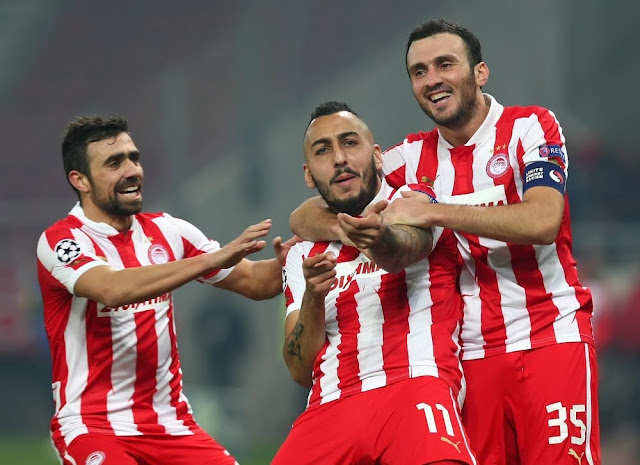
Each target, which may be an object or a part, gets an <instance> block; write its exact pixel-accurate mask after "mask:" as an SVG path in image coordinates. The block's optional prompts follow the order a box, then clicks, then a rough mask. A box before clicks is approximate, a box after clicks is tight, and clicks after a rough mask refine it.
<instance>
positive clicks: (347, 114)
mask: <svg viewBox="0 0 640 465" xmlns="http://www.w3.org/2000/svg"><path fill="white" fill-rule="evenodd" d="M330 116H338V117H342V118H346V119H349V120H354V121H355V122H356V124H357V125H358V126H360V128H361V129H362V131H357V132H358V134H360V135H362V137H366V138H367V139H368V140H369V141H370V142H371V143H374V140H373V133H372V132H371V129H370V128H369V125H368V124H367V123H365V121H364V120H363V119H362V118H360V117H359V116H358V115H356V114H354V113H352V112H350V111H348V110H341V111H337V112H335V113H330V114H328V115H321V116H318V117H316V118H314V119H312V120H311V121H309V124H308V125H307V129H305V131H304V139H303V145H304V147H306V146H307V140H308V138H309V129H310V128H311V127H312V126H313V125H314V123H315V122H316V121H318V120H319V119H321V118H326V117H330ZM345 132H353V131H348V130H347V131H345ZM311 145H313V143H312V144H311Z"/></svg>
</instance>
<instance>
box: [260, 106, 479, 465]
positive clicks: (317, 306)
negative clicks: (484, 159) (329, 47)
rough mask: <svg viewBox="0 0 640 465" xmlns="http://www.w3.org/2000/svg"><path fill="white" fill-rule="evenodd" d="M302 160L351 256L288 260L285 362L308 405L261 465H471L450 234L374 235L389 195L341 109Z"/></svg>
mask: <svg viewBox="0 0 640 465" xmlns="http://www.w3.org/2000/svg"><path fill="white" fill-rule="evenodd" d="M304 154H305V161H306V162H305V163H304V172H305V181H306V183H307V185H308V186H309V187H310V188H317V190H318V191H319V192H320V195H321V196H322V198H323V199H324V200H325V201H326V203H327V204H328V205H329V207H330V208H331V210H332V211H334V212H336V213H338V220H339V223H340V227H341V230H342V232H343V234H344V236H345V242H347V241H348V242H350V243H352V244H353V245H354V246H355V247H354V246H348V245H343V243H342V242H338V241H334V242H316V243H314V242H303V243H299V244H296V245H295V246H294V247H292V248H291V250H290V251H289V254H288V255H287V258H286V261H285V267H284V271H285V276H286V278H285V280H284V284H285V297H286V305H287V317H286V321H285V336H286V340H285V343H284V347H283V353H284V358H285V361H286V364H287V366H288V368H289V371H290V373H291V376H292V378H293V379H294V380H295V381H296V382H298V383H299V384H301V385H303V386H306V387H310V388H311V391H310V394H309V401H308V405H307V409H306V410H305V411H304V412H303V413H302V414H301V415H300V417H299V418H298V419H297V420H296V421H295V423H294V425H293V427H292V429H291V431H290V433H289V435H288V437H287V439H286V441H285V442H284V444H283V445H282V447H281V448H280V450H279V451H278V453H277V455H276V457H275V458H274V460H273V462H272V464H274V465H289V464H296V465H305V464H308V465H312V464H313V465H315V464H320V463H321V464H323V465H331V464H335V465H346V464H356V463H357V464H362V465H366V464H372V465H373V464H376V463H393V464H400V463H401V464H403V465H424V464H439V465H454V464H461V463H462V464H475V463H476V461H475V458H474V457H473V455H472V453H471V451H470V450H469V446H468V443H467V439H466V436H465V433H464V429H463V427H462V424H461V420H460V416H459V401H461V399H462V397H464V387H463V380H462V372H461V368H460V361H459V358H458V352H459V345H458V342H457V341H458V332H459V330H460V327H459V325H460V321H461V318H462V302H461V299H460V296H459V294H458V292H457V290H456V248H455V240H454V239H453V235H452V233H451V232H450V231H449V232H446V233H443V232H442V228H439V227H436V228H431V227H428V228H424V229H420V228H414V227H407V226H402V225H398V226H391V225H388V224H386V223H385V222H383V221H381V220H382V217H381V214H380V212H381V211H383V210H384V208H385V207H386V205H387V202H388V201H389V200H391V201H393V199H395V198H398V197H399V192H400V191H399V190H396V189H393V188H391V187H390V186H389V185H388V184H387V183H386V182H384V181H382V180H381V178H380V175H379V170H380V168H381V163H382V162H381V159H380V156H381V151H380V147H379V146H378V145H376V144H374V142H373V137H372V134H371V132H370V131H369V129H368V127H367V125H366V124H365V123H364V122H363V121H362V120H361V119H360V118H359V117H358V116H357V115H356V114H355V113H354V112H353V111H352V110H351V109H350V108H349V107H348V106H347V105H345V104H342V103H338V102H327V103H325V104H322V105H320V106H318V107H317V108H316V109H315V110H314V112H313V113H312V116H311V121H310V123H309V125H308V127H307V129H306V131H305V137H304ZM411 187H412V188H417V189H423V190H426V191H429V192H431V193H432V191H431V188H430V187H428V186H420V185H414V186H411ZM408 188H409V187H407V186H404V187H403V188H402V189H408ZM423 195H424V194H423ZM432 195H433V194H432ZM432 198H433V197H432ZM363 211H364V212H363ZM361 213H362V215H363V216H362V217H358V216H357V215H360V214H361ZM434 245H435V248H434ZM356 247H357V248H356ZM432 250H433V251H432ZM427 255H428V257H427Z"/></svg>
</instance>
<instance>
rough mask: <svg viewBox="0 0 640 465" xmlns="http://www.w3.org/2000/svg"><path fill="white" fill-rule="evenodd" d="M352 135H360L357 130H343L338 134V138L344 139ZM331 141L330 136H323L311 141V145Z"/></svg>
mask: <svg viewBox="0 0 640 465" xmlns="http://www.w3.org/2000/svg"><path fill="white" fill-rule="evenodd" d="M351 136H358V133H357V132H356V131H347V132H341V133H340V134H338V140H344V139H346V138H347V137H351ZM330 142H331V138H329V137H321V138H320V139H317V140H315V141H314V142H312V143H311V147H313V146H316V145H319V144H328V143H330Z"/></svg>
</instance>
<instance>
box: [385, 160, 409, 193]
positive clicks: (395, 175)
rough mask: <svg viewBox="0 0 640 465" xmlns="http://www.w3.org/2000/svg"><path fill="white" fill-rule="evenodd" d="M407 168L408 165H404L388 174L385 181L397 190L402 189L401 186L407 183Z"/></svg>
mask: <svg viewBox="0 0 640 465" xmlns="http://www.w3.org/2000/svg"><path fill="white" fill-rule="evenodd" d="M406 167H407V165H402V166H401V167H400V168H398V169H397V170H395V171H392V172H391V173H389V174H387V175H386V176H385V177H384V179H385V180H386V181H387V183H388V184H389V185H390V186H391V187H394V188H396V189H398V188H400V186H403V185H405V184H406V183H407V182H406V180H405V174H406Z"/></svg>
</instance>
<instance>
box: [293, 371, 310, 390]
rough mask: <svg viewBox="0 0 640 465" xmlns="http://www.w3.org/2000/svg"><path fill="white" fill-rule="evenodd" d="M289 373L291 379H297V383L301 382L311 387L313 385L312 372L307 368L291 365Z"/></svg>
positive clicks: (301, 384) (304, 385)
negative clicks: (297, 367)
mask: <svg viewBox="0 0 640 465" xmlns="http://www.w3.org/2000/svg"><path fill="white" fill-rule="evenodd" d="M289 375H291V379H292V380H293V381H295V383H296V384H299V385H300V386H302V387H306V388H311V386H313V381H312V379H311V373H310V372H308V371H307V370H300V369H295V368H293V367H291V366H290V367H289Z"/></svg>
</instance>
